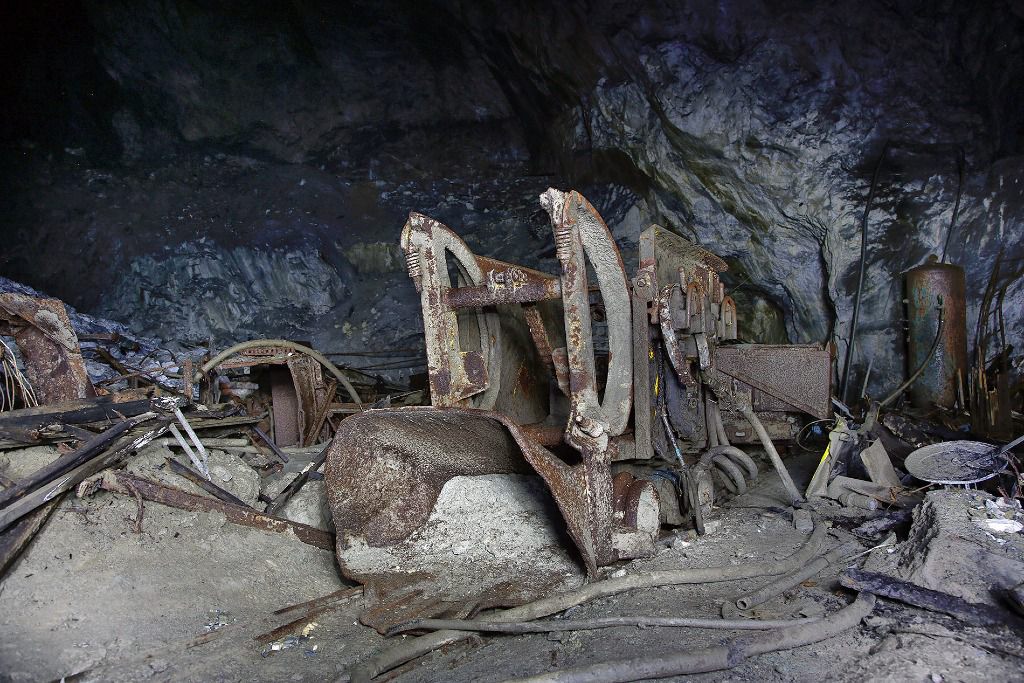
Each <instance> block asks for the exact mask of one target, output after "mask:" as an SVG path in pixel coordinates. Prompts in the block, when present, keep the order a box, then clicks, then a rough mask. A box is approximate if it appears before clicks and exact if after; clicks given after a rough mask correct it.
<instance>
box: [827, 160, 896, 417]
mask: <svg viewBox="0 0 1024 683" xmlns="http://www.w3.org/2000/svg"><path fill="white" fill-rule="evenodd" d="M888 153H889V141H888V140H886V141H885V144H884V145H882V153H881V154H879V155H878V161H877V162H875V170H874V172H873V173H872V174H871V188H870V189H869V190H868V200H867V202H865V204H864V214H863V216H861V219H860V269H859V271H858V274H857V294H856V295H855V296H854V298H853V319H852V320H851V321H850V341H849V343H848V344H847V345H846V360H845V361H844V362H843V379H842V381H841V382H840V383H839V400H840V401H842V402H843V403H846V390H847V388H848V387H849V384H850V368H851V366H852V364H853V351H854V348H855V347H856V345H857V321H858V320H860V302H861V299H862V298H863V296H864V271H865V270H866V269H867V263H868V216H869V215H870V214H871V203H872V202H873V201H874V200H875V191H876V190H877V189H878V175H879V173H880V172H881V170H882V163H883V162H884V161H885V157H886V155H887V154H888Z"/></svg>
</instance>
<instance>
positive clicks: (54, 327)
mask: <svg viewBox="0 0 1024 683" xmlns="http://www.w3.org/2000/svg"><path fill="white" fill-rule="evenodd" d="M0 334H4V335H10V336H12V337H14V341H15V343H16V344H17V346H18V351H19V352H20V353H21V355H22V358H23V360H24V363H25V374H26V376H27V377H28V380H29V382H30V383H31V384H32V387H33V389H34V391H35V395H36V398H37V399H38V400H39V402H40V403H43V404H46V403H57V402H60V401H71V400H74V399H76V398H87V397H89V396H95V392H94V391H93V387H92V383H90V382H89V373H88V372H86V369H85V361H84V360H83V359H82V351H81V349H80V348H79V346H78V337H77V336H76V335H75V331H74V329H73V328H72V327H71V320H70V318H68V313H67V310H66V309H65V308H64V304H62V303H61V302H60V301H58V300H57V299H39V298H35V297H30V296H25V295H24V294H17V293H5V294H0Z"/></svg>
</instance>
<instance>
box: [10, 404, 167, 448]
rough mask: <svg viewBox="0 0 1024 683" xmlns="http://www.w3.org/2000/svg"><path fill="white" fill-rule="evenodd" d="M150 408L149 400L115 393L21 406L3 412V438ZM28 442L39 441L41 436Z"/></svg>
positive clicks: (22, 436)
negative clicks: (122, 398) (118, 397)
mask: <svg viewBox="0 0 1024 683" xmlns="http://www.w3.org/2000/svg"><path fill="white" fill-rule="evenodd" d="M148 410H149V399H148V398H147V399H135V400H129V401H117V400H114V397H112V396H97V397H96V398H84V399H80V400H77V401H65V402H63V403H51V404H50V405H46V406H38V407H35V408H20V409H18V410H11V411H8V412H5V413H0V438H3V439H9V440H12V441H23V440H24V439H25V437H26V432H33V431H36V430H39V429H42V428H43V427H46V426H47V425H52V424H56V423H62V424H72V425H78V424H85V423H89V422H100V421H104V420H115V419H116V420H120V419H121V416H124V417H135V416H136V415H141V414H142V413H145V412H147V411H148ZM36 438H37V440H36V441H33V442H28V443H30V444H31V443H38V442H39V439H38V437H36Z"/></svg>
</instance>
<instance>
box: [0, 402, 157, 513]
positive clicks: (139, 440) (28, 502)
mask: <svg viewBox="0 0 1024 683" xmlns="http://www.w3.org/2000/svg"><path fill="white" fill-rule="evenodd" d="M150 417H156V415H155V414H154V415H152V416H150ZM167 425H168V422H166V421H165V422H162V423H161V424H159V425H158V426H155V427H153V428H152V429H150V430H149V431H147V432H145V433H144V434H141V435H139V436H135V437H127V438H126V439H124V440H123V441H122V442H121V443H120V444H119V445H118V446H116V447H114V448H113V449H111V450H108V451H106V452H105V453H102V454H100V455H98V456H96V457H94V458H92V459H90V460H87V461H85V462H84V463H82V464H81V465H79V466H78V467H76V468H74V469H73V470H71V471H69V472H66V473H65V474H62V475H60V476H58V477H57V479H55V480H53V481H50V482H47V483H46V484H44V485H43V486H41V487H39V488H37V489H36V490H35V491H33V492H32V493H29V494H27V495H26V496H25V497H24V498H20V499H19V500H16V501H14V502H12V503H11V504H10V505H8V506H7V507H5V508H3V509H2V510H0V529H5V528H6V527H7V526H9V525H10V524H12V523H13V522H16V521H17V520H19V519H21V518H22V517H24V516H25V515H27V514H28V513H30V512H32V511H33V510H35V509H36V508H38V507H40V506H42V505H44V504H46V503H47V502H49V501H51V500H53V499H54V498H56V497H57V496H59V495H60V494H62V493H64V492H65V491H69V490H70V489H71V488H72V487H73V486H75V485H76V484H78V483H79V482H81V481H83V480H85V479H86V478H88V477H91V476H92V475H93V474H96V473H97V472H99V471H100V470H103V469H105V468H107V467H111V466H113V465H115V464H117V463H119V462H120V461H121V460H123V459H124V458H126V457H128V456H129V455H131V454H132V453H134V452H135V451H137V450H138V449H140V448H142V447H143V446H145V445H146V444H148V443H149V442H150V441H152V440H153V439H155V438H157V437H158V436H160V435H162V434H163V433H164V432H165V431H166V430H167Z"/></svg>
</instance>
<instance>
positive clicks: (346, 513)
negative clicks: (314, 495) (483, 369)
mask: <svg viewBox="0 0 1024 683" xmlns="http://www.w3.org/2000/svg"><path fill="white" fill-rule="evenodd" d="M496 418H499V419H496ZM500 418H501V416H500V415H498V414H496V413H491V412H487V411H478V410H474V409H469V408H446V409H436V408H430V407H412V408H400V409H381V410H369V411H366V412H364V413H361V414H358V415H355V416H353V417H351V418H349V419H347V420H345V421H344V422H343V423H342V425H341V427H340V429H339V431H338V434H337V435H336V437H335V439H334V441H333V442H332V444H331V446H330V448H329V449H328V452H327V461H326V468H325V477H326V481H327V495H328V502H329V504H330V507H331V512H332V515H333V518H334V523H335V526H336V528H337V529H338V545H337V549H336V550H337V555H338V561H339V564H340V566H341V568H342V571H343V572H344V573H345V574H346V576H349V577H350V578H353V579H355V580H358V581H360V582H362V583H364V584H366V585H367V588H368V597H369V598H370V601H371V603H372V604H371V607H370V610H369V611H368V612H367V613H366V614H364V615H363V616H362V617H361V618H362V620H363V622H364V623H367V624H369V625H371V626H374V627H375V628H380V629H381V630H383V629H384V628H386V627H387V626H388V625H390V624H393V623H395V622H396V621H400V620H402V619H406V618H410V617H411V616H416V615H426V614H454V613H458V612H459V611H460V610H467V611H471V610H473V609H477V608H482V607H491V606H498V605H514V604H521V603H523V602H527V601H529V600H532V599H535V598H537V597H539V596H540V595H542V594H544V592H546V591H548V590H551V589H553V588H557V587H560V586H561V585H562V583H563V582H564V581H566V579H567V577H566V571H568V572H569V574H570V575H574V576H578V578H579V579H582V571H580V570H572V566H573V564H574V562H573V560H572V559H571V557H570V556H568V555H565V554H564V552H565V551H564V543H561V542H557V528H558V527H560V526H561V525H560V524H556V525H555V526H554V531H553V532H552V533H554V536H552V538H554V539H556V544H555V545H556V546H557V547H556V548H555V549H551V548H543V547H541V548H539V550H540V551H543V552H544V553H545V554H546V557H547V560H546V562H540V561H537V562H536V563H533V562H531V561H532V560H536V559H537V558H531V557H522V558H521V562H520V566H516V567H512V566H500V565H498V566H494V565H492V566H484V565H485V564H486V562H484V561H483V560H478V561H473V559H472V558H473V553H474V552H476V553H480V552H485V553H486V549H482V548H480V547H479V546H480V544H482V543H485V542H486V541H485V539H482V538H481V533H482V531H481V529H482V527H483V524H484V518H486V517H488V516H489V515H491V514H492V513H493V510H492V509H482V508H481V507H479V506H482V505H487V504H488V503H487V502H486V501H480V500H476V499H472V502H471V503H469V501H467V504H471V505H474V506H477V507H474V508H473V509H466V510H465V511H464V512H462V513H461V516H460V517H459V518H458V519H454V520H453V519H452V518H451V515H452V509H451V507H450V505H451V500H448V502H447V503H445V505H448V506H449V507H447V508H445V509H443V510H438V509H437V506H440V505H442V503H441V502H439V497H440V500H442V501H443V500H446V499H445V498H444V495H443V491H445V490H446V486H450V485H461V486H463V487H464V486H466V485H467V484H464V483H462V482H465V481H466V480H467V478H469V479H473V478H476V480H477V481H480V482H481V484H480V485H481V486H487V485H490V486H494V485H496V484H494V482H493V480H492V479H490V478H488V475H507V476H508V477H512V478H511V479H508V480H507V481H508V482H510V483H509V484H508V485H509V486H511V487H512V489H513V490H519V489H515V487H516V486H519V487H522V486H527V488H526V489H521V490H522V493H523V496H526V497H530V498H531V500H532V502H530V501H526V500H521V499H520V500H518V501H516V502H513V503H510V502H509V501H507V500H506V501H505V504H506V505H507V506H510V508H505V509H514V510H517V511H518V512H516V513H515V514H516V515H518V516H519V517H523V516H525V517H527V518H529V519H527V520H524V519H521V518H519V517H517V518H510V519H508V520H506V521H507V523H502V522H501V520H498V524H500V525H501V529H502V534H508V536H506V537H505V538H504V540H502V541H498V542H501V543H508V544H512V545H513V547H516V544H522V547H524V548H531V549H533V550H538V545H537V543H536V542H534V543H532V544H531V543H527V542H524V541H523V540H522V539H521V538H517V537H516V534H517V530H518V532H519V533H522V532H526V531H527V529H525V528H523V527H521V526H519V525H522V524H524V523H525V522H526V521H529V520H533V521H534V522H535V523H538V524H545V523H547V522H545V518H544V514H545V513H544V511H543V506H544V502H543V498H545V497H547V499H548V500H550V496H549V495H548V494H547V492H546V491H545V490H544V487H543V485H540V484H539V481H538V480H537V479H533V481H535V482H538V483H537V484H536V485H534V486H535V488H534V489H533V490H532V491H531V490H529V487H528V484H526V483H523V482H522V478H519V479H516V478H515V475H526V474H533V470H532V469H531V467H530V465H529V464H528V462H527V459H524V457H523V452H522V451H521V448H520V444H521V443H526V444H531V443H533V442H532V441H531V440H530V439H529V437H527V436H526V435H525V433H524V432H522V431H519V428H518V426H515V425H514V423H503V422H501V421H500ZM508 424H512V425H513V427H514V429H515V430H516V435H515V436H514V435H513V434H512V433H511V430H509V429H508V428H507V427H508ZM517 437H518V438H517ZM536 448H540V449H542V448H543V447H541V446H539V445H537V446H536ZM503 481H504V480H503ZM457 483H458V484H457ZM538 486H539V489H537V488H536V487H538ZM459 490H466V489H465V488H463V489H459ZM498 490H502V489H500V487H499V489H498ZM538 496H540V498H537V497H538ZM448 498H449V499H450V498H451V496H450V495H449V496H448ZM491 502H493V503H494V505H498V502H497V501H491ZM524 506H525V507H524ZM559 507H560V506H559ZM552 512H553V513H554V515H555V518H556V519H557V514H558V513H557V511H555V510H554V508H553V506H552ZM431 520H433V521H431ZM490 524H491V526H492V527H493V525H494V520H490ZM459 533H461V534H462V535H461V536H459V535H458V534H459ZM453 534H454V535H453ZM447 548H450V549H451V550H446V549H447ZM445 553H447V554H445ZM438 556H440V557H441V558H442V560H443V561H440V562H439V561H438ZM445 557H447V559H444V558H445ZM523 563H525V564H523ZM556 569H557V571H555V570H556Z"/></svg>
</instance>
